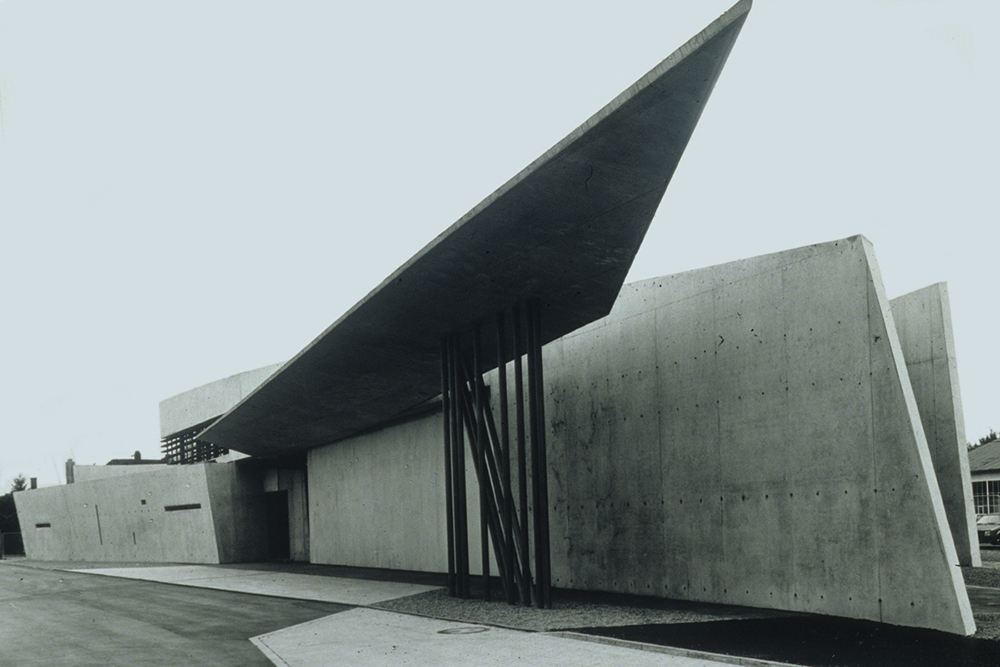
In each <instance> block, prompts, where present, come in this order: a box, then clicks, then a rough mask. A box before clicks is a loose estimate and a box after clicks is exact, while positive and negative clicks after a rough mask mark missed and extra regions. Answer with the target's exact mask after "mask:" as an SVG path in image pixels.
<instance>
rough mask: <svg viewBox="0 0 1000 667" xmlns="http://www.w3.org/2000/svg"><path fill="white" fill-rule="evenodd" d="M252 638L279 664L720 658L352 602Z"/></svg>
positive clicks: (639, 666)
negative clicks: (337, 610)
mask: <svg viewBox="0 0 1000 667" xmlns="http://www.w3.org/2000/svg"><path fill="white" fill-rule="evenodd" d="M252 641H253V642H254V643H255V644H256V645H257V646H258V647H259V648H260V649H261V651H262V652H263V653H264V654H265V655H267V656H268V657H269V658H270V659H271V661H272V662H273V663H274V664H275V665H280V666H287V667H318V666H319V665H341V664H343V665H357V666H358V667H363V666H368V665H371V666H372V667H392V666H393V665H435V666H439V667H446V666H451V665H456V666H457V665H461V666H463V667H464V666H465V665H498V666H503V667H507V666H508V665H511V664H516V665H523V666H524V667H530V666H533V665H537V666H538V667H556V666H559V665H566V666H567V667H570V666H572V667H578V666H579V665H614V666H615V667H618V666H619V665H630V666H634V667H644V666H647V665H648V666H649V667H653V666H657V667H664V666H668V665H669V666H675V667H710V666H711V667H715V666H716V665H718V664H720V663H718V662H715V661H710V660H704V659H698V658H690V657H683V656H678V655H668V654H663V653H654V652H651V651H639V650H635V649H633V648H627V647H624V646H617V645H609V644H599V643H593V642H587V641H580V640H577V639H572V638H568V637H561V636H553V635H549V634H545V633H533V632H519V631H516V630H505V629H502V628H495V627H488V626H483V625H469V624H463V623H454V622H451V621H441V620H437V619H431V618H422V617H418V616H408V615H403V614H395V613H392V612H387V611H381V610H377V609H352V610H351V611H346V612H343V613H341V614H336V615H333V616H327V617H326V618H321V619H317V620H315V621H309V622H307V623H303V624H302V625H298V626H295V627H292V628H287V629H285V630H279V631H277V632H271V633H268V634H264V635H260V636H258V637H254V638H253V639H252Z"/></svg>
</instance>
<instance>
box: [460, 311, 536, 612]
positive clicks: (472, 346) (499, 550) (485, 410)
mask: <svg viewBox="0 0 1000 667" xmlns="http://www.w3.org/2000/svg"><path fill="white" fill-rule="evenodd" d="M484 325H485V326H484ZM484 328H485V329H487V330H488V331H494V330H495V332H496V340H495V341H492V342H491V343H495V345H496V349H495V350H488V349H487V348H486V347H485V345H486V344H487V343H485V342H484V340H483V338H484V336H483V330H484ZM485 359H490V360H493V359H496V360H498V362H497V386H495V387H487V386H486V383H485V382H484V380H483V372H484V370H489V369H487V368H485V367H486V365H487V363H486V362H485V361H484V360H485ZM508 360H512V361H513V367H514V387H513V392H512V393H511V387H510V386H509V382H508V376H507V364H506V362H507V361H508ZM525 363H526V364H527V373H526V375H527V391H525V370H524V366H525ZM489 365H490V369H491V368H492V367H493V366H492V363H490V364H489ZM543 387H544V381H543V375H542V348H541V308H540V304H539V302H538V300H529V301H527V302H525V303H524V304H521V305H519V306H515V307H513V308H511V309H509V310H507V309H505V310H502V311H499V312H498V313H497V314H496V320H495V322H490V323H478V324H475V325H473V326H472V327H470V328H469V329H467V330H464V331H461V332H458V333H455V334H451V335H448V336H445V337H444V338H443V339H442V343H441V396H442V401H443V406H444V407H443V410H442V412H443V416H444V448H445V494H446V498H447V507H446V517H447V522H448V592H449V593H450V594H451V595H453V596H456V597H461V598H468V597H470V596H471V592H470V583H471V576H470V574H469V528H468V516H467V514H468V499H467V497H466V483H465V470H466V463H465V457H466V453H468V455H469V456H471V461H472V468H473V469H474V470H475V473H476V479H477V480H478V483H479V514H480V528H481V532H480V540H481V544H482V546H481V552H482V572H483V575H482V584H483V586H482V587H483V598H484V599H486V600H489V599H491V597H492V590H491V581H490V568H491V563H490V553H491V549H492V553H493V554H494V555H495V557H496V564H497V568H498V570H499V573H498V574H499V577H500V583H501V588H502V589H503V596H504V598H505V599H506V600H507V601H508V602H509V603H510V604H517V603H518V602H520V604H522V605H530V604H532V603H534V604H535V605H536V606H539V607H543V608H548V607H551V606H552V594H551V576H550V555H549V509H548V508H549V503H548V475H547V472H546V471H547V463H546V454H545V431H546V429H545V405H544V403H545V400H544V391H543ZM491 393H494V394H495V395H496V399H497V411H498V412H499V417H500V420H499V428H497V421H496V420H495V419H494V415H493V409H492V407H491V401H490V394H491ZM510 402H513V407H514V420H515V425H514V440H515V442H516V451H512V450H511V433H510V431H511V428H510V423H509V421H510V414H509V413H510V409H509V406H510ZM526 407H527V409H526ZM525 412H527V418H528V424H527V426H528V428H527V431H526V429H525ZM466 442H468V449H466ZM529 451H530V465H531V470H530V473H529V470H528V464H529ZM515 470H516V475H517V493H516V494H515V493H514V488H513V484H512V477H513V475H514V474H515V472H514V471H515ZM529 478H530V482H531V491H532V495H531V504H530V505H529V503H528V482H529ZM529 521H530V522H531V524H532V527H533V530H532V531H531V532H530V533H529V529H528V523H529ZM532 556H533V557H534V572H532Z"/></svg>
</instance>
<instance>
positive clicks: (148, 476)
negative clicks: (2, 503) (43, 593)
mask: <svg viewBox="0 0 1000 667" xmlns="http://www.w3.org/2000/svg"><path fill="white" fill-rule="evenodd" d="M209 465H211V464H197V465H190V466H169V467H168V468H166V469H159V470H152V471H149V472H136V473H134V474H131V475H126V476H123V477H114V478H108V479H101V480H96V481H92V482H77V483H74V484H68V485H64V486H53V487H46V488H42V489H34V490H30V491H22V492H19V493H15V494H14V502H15V504H16V505H17V516H18V520H19V521H20V524H21V535H22V536H23V538H24V548H25V552H26V554H27V556H28V558H33V559H38V560H87V561H105V562H107V561H112V562H127V561H153V562H156V561H161V562H162V561H174V562H189V563H217V562H219V548H218V545H217V543H216V536H215V526H214V524H213V520H212V511H211V507H212V505H211V500H210V498H209V490H208V482H207V467H208V466H209ZM195 505H197V506H199V507H197V508H192V509H181V510H175V511H168V510H167V508H169V507H177V506H180V507H193V506H195Z"/></svg>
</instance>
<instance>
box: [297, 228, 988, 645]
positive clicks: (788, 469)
mask: <svg viewBox="0 0 1000 667" xmlns="http://www.w3.org/2000/svg"><path fill="white" fill-rule="evenodd" d="M544 355H545V364H546V368H545V373H546V384H547V388H546V417H547V421H548V428H549V432H548V443H549V493H550V516H551V535H552V568H553V571H552V572H553V584H554V585H555V586H557V587H565V588H574V589H582V590H597V591H610V592H623V593H635V594H640V595H655V596H663V597H669V598H675V599H684V600H697V601H705V602H718V603H724V604H735V605H747V606H753V607H763V608H771V609H783V610H793V611H807V612H816V613H821V614H828V615H836V616H845V617H849V618H860V619H867V620H876V621H882V622H886V623H893V624H899V625H910V626H915V627H927V628H934V629H940V630H945V631H948V632H954V633H958V634H969V633H971V632H973V631H974V624H973V621H972V615H971V610H970V607H969V602H968V597H967V594H966V591H965V588H964V584H963V582H962V580H961V575H960V572H959V569H958V566H957V563H958V556H957V553H956V550H955V546H954V541H953V539H952V537H951V532H950V530H949V527H948V523H947V519H946V516H945V512H944V504H943V500H942V497H941V493H940V489H939V487H938V482H937V476H936V475H935V472H934V469H933V466H932V464H931V457H930V451H929V447H928V444H927V441H926V438H925V435H924V431H923V427H922V425H921V421H920V415H919V413H918V411H917V404H916V399H915V398H914V393H913V390H912V389H911V387H910V380H909V376H908V375H907V369H906V363H905V359H904V356H903V352H902V346H901V344H900V341H899V338H898V336H897V334H896V329H895V325H894V321H893V318H892V312H891V311H890V308H889V302H888V299H887V297H886V296H885V290H884V287H883V286H882V282H881V277H880V276H879V272H878V266H877V263H876V260H875V257H874V253H873V251H872V249H871V247H870V244H869V243H868V242H867V241H866V240H865V239H864V238H863V237H852V238H850V239H845V240H842V241H835V242H831V243H825V244H820V245H815V246H809V247H805V248H798V249H795V250H790V251H787V252H782V253H775V254H772V255H767V256H763V257H757V258H753V259H749V260H744V261H740V262H734V263H730V264H725V265H722V266H717V267H709V268H707V269H702V270H698V271H691V272H687V273H682V274H677V275H674V276H667V277H663V278H657V279H654V280H650V281H645V282H642V283H636V284H632V285H627V286H625V288H624V289H623V291H622V295H621V296H620V298H619V300H618V302H617V303H616V305H615V308H614V310H613V311H612V313H611V314H610V315H609V316H608V317H607V318H604V319H602V320H600V321H598V322H595V323H593V324H591V325H589V326H587V327H584V328H582V329H580V330H579V331H577V332H575V333H574V334H571V335H569V336H566V337H564V338H562V339H560V340H558V341H555V342H553V343H551V344H550V345H548V346H546V347H545V350H544ZM512 375H513V373H512V372H508V377H511V376H512ZM495 381H496V380H495V374H494V375H492V376H491V377H490V382H491V383H495ZM494 394H495V392H494ZM496 409H497V406H496V405H494V411H495V410H496ZM441 441H442V438H441V435H440V415H436V416H430V417H427V418H425V419H422V420H414V421H412V422H408V423H405V424H400V425H397V426H394V427H391V428H388V429H383V430H382V431H378V432H375V433H370V434H367V435H364V436H359V437H358V438H353V439H350V440H347V441H344V442H342V443H338V444H335V445H331V446H329V447H325V448H321V449H317V450H313V451H312V452H311V453H310V458H309V470H310V473H309V474H310V482H309V485H310V494H311V495H310V497H311V499H312V506H311V508H310V511H311V516H312V522H313V523H312V548H313V556H314V558H316V559H318V560H317V562H328V563H343V564H358V565H374V566H378V567H395V568H400V569H415V570H421V569H422V570H431V571H433V570H437V571H443V570H444V564H445V561H444V558H445V556H446V553H447V552H446V548H445V536H444V529H443V526H444V518H443V516H442V515H443V513H444V510H443V497H442V493H443V488H444V482H443V478H442V476H443V473H442V471H443V461H442V458H443V454H442V453H441V450H442V445H441ZM470 488H475V487H474V486H471V485H470ZM472 498H474V494H473V493H471V492H470V499H472ZM401 508H405V511H400V509H401ZM469 516H470V517H471V518H473V519H475V518H476V517H478V510H477V509H476V508H473V509H472V511H471V512H470V514H469ZM419 527H423V528H422V529H419ZM477 534H478V531H472V530H470V536H472V538H473V539H470V543H471V544H473V545H475V544H476V543H477V542H478V540H476V539H474V538H475V536H476V535H477ZM379 559H383V560H379ZM373 561H375V562H373ZM472 562H473V563H475V562H476V559H475V558H473V559H472Z"/></svg>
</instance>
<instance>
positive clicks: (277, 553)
mask: <svg viewBox="0 0 1000 667" xmlns="http://www.w3.org/2000/svg"><path fill="white" fill-rule="evenodd" d="M264 508H265V512H266V515H267V557H268V559H270V560H288V559H289V558H290V557H291V544H290V541H289V537H288V491H267V492H265V493H264Z"/></svg>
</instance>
